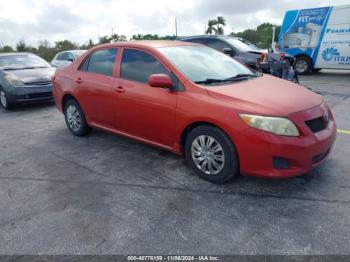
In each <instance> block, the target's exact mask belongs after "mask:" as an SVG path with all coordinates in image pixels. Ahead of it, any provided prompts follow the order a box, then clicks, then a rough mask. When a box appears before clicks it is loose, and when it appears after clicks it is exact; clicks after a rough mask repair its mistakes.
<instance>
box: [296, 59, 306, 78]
mask: <svg viewBox="0 0 350 262" xmlns="http://www.w3.org/2000/svg"><path fill="white" fill-rule="evenodd" d="M308 67H309V65H308V63H307V62H306V61H305V60H302V59H300V60H298V61H297V62H296V63H295V70H296V71H297V72H298V73H299V74H304V73H306V72H307V70H308Z"/></svg>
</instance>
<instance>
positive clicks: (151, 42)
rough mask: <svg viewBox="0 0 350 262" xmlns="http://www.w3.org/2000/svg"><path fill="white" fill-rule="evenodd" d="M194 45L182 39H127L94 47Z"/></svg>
mask: <svg viewBox="0 0 350 262" xmlns="http://www.w3.org/2000/svg"><path fill="white" fill-rule="evenodd" d="M187 45H196V44H194V43H188V42H182V41H168V40H137V41H127V42H116V43H109V44H102V45H97V46H96V47H101V46H103V47H115V46H124V47H140V48H142V47H148V48H159V47H170V46H187Z"/></svg>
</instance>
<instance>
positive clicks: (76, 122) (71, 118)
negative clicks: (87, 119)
mask: <svg viewBox="0 0 350 262" xmlns="http://www.w3.org/2000/svg"><path fill="white" fill-rule="evenodd" d="M67 122H68V125H69V127H70V128H71V129H72V130H73V131H75V132H76V131H79V129H80V126H81V118H80V113H79V111H78V109H77V108H76V107H75V106H73V105H70V106H68V108H67Z"/></svg>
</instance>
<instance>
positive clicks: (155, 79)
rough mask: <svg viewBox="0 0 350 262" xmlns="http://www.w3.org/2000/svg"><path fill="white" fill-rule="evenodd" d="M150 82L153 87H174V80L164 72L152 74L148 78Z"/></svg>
mask: <svg viewBox="0 0 350 262" xmlns="http://www.w3.org/2000/svg"><path fill="white" fill-rule="evenodd" d="M148 84H149V85H150V86H152V87H161V88H172V87H173V82H172V81H171V79H170V77H169V76H168V75H164V74H155V75H150V77H149V78H148Z"/></svg>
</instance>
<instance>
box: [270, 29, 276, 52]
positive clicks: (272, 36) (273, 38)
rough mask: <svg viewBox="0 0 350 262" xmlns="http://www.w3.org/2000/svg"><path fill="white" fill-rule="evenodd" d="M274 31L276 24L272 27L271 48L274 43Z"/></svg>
mask: <svg viewBox="0 0 350 262" xmlns="http://www.w3.org/2000/svg"><path fill="white" fill-rule="evenodd" d="M275 32H276V26H273V27H272V43H271V48H272V49H274V44H275Z"/></svg>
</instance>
